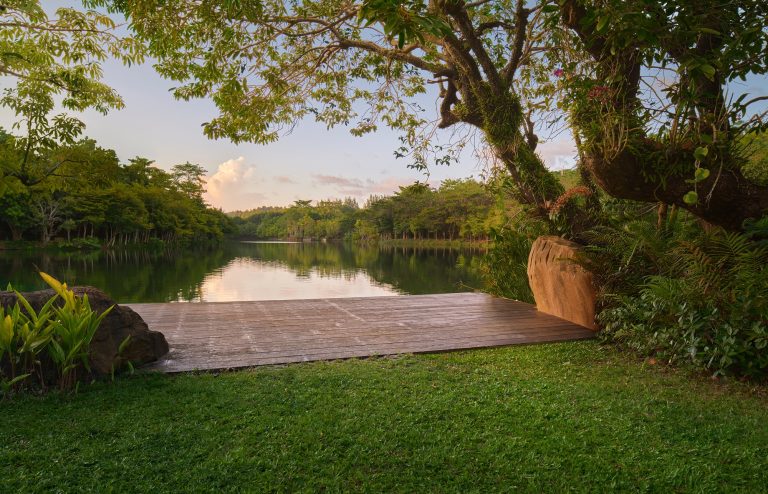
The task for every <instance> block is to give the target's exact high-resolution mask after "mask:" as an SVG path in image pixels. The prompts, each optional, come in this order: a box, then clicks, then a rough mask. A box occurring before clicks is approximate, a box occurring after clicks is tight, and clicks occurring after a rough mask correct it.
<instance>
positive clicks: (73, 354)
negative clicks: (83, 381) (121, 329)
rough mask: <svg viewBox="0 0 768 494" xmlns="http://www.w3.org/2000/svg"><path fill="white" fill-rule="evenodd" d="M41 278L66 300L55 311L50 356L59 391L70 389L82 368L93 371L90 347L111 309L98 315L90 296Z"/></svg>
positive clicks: (57, 282)
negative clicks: (57, 379)
mask: <svg viewBox="0 0 768 494" xmlns="http://www.w3.org/2000/svg"><path fill="white" fill-rule="evenodd" d="M40 276H41V277H42V278H43V280H44V281H45V282H46V283H48V285H49V286H50V287H51V288H53V289H54V291H56V293H57V294H58V295H59V296H60V297H61V298H62V299H63V301H64V304H63V305H62V306H60V307H54V309H53V313H54V316H55V317H54V319H53V338H52V339H51V342H50V345H49V348H48V354H49V355H50V357H51V359H52V360H53V362H54V364H55V365H56V370H57V372H58V375H59V388H60V389H62V390H70V389H72V388H73V386H75V384H76V383H77V377H78V370H79V369H80V368H81V367H82V368H84V369H85V370H90V364H89V362H88V351H89V346H90V344H91V341H92V340H93V337H94V335H95V334H96V330H97V329H98V328H99V325H100V324H101V321H102V320H103V319H104V317H106V316H107V314H109V312H110V311H111V310H112V307H109V308H108V309H107V310H105V311H104V312H102V313H101V314H97V313H96V312H95V311H94V310H92V309H91V306H90V303H89V302H88V295H87V294H83V296H82V297H80V296H77V295H75V293H74V292H73V291H72V290H69V289H68V288H67V284H66V283H61V282H59V281H58V280H56V279H55V278H53V277H52V276H50V275H48V274H46V273H42V272H41V273H40Z"/></svg>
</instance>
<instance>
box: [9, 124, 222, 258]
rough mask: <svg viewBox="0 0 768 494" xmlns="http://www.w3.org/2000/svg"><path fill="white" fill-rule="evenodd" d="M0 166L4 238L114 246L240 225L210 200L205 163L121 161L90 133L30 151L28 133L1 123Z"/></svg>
mask: <svg viewBox="0 0 768 494" xmlns="http://www.w3.org/2000/svg"><path fill="white" fill-rule="evenodd" d="M0 172H2V175H3V180H2V185H1V186H0V240H16V241H18V240H35V241H40V242H43V243H48V242H50V241H51V240H54V239H56V240H58V241H59V243H61V244H64V245H66V244H69V245H75V246H78V245H80V246H82V245H94V246H96V245H107V246H114V245H120V244H128V243H149V242H158V241H163V242H166V243H177V242H178V243H186V242H194V241H206V240H214V239H219V238H221V237H223V235H224V234H226V233H233V232H234V227H233V224H232V220H231V219H230V218H229V217H227V216H226V215H225V214H224V213H222V212H221V211H219V210H217V209H213V208H210V207H208V206H207V205H206V204H205V202H204V201H203V198H202V194H203V192H204V183H205V182H204V175H205V170H204V169H203V168H202V167H201V166H199V165H195V164H191V163H184V164H181V165H177V166H174V167H173V168H172V169H171V171H170V172H167V171H165V170H162V169H160V168H157V167H155V166H153V162H152V161H150V160H148V159H146V158H134V159H131V160H129V161H128V162H127V163H120V161H119V160H118V158H117V155H116V153H115V151H113V150H111V149H104V148H101V147H99V146H97V144H96V142H95V141H93V140H90V139H84V140H81V141H79V142H77V143H73V144H69V145H66V146H55V147H52V148H51V149H49V150H47V151H46V153H45V154H38V155H33V156H29V155H28V154H27V153H26V150H25V139H23V138H18V137H15V136H12V135H10V134H7V133H5V132H3V131H2V130H0Z"/></svg>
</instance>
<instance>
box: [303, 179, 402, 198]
mask: <svg viewBox="0 0 768 494" xmlns="http://www.w3.org/2000/svg"><path fill="white" fill-rule="evenodd" d="M312 178H313V179H314V184H315V185H318V186H322V185H327V186H331V187H332V188H333V190H334V193H336V194H340V195H344V196H352V197H356V198H358V199H366V198H368V196H371V195H384V194H392V193H394V192H396V191H397V190H398V189H399V187H401V186H405V185H410V184H412V183H413V181H414V179H413V178H407V177H388V178H385V179H383V180H373V179H370V178H368V179H365V180H363V179H359V178H348V177H342V176H338V175H312Z"/></svg>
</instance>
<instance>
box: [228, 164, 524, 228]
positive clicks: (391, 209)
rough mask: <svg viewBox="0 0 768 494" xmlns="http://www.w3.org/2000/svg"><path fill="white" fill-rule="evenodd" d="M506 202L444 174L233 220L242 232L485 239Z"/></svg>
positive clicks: (500, 221) (237, 215) (497, 222)
mask: <svg viewBox="0 0 768 494" xmlns="http://www.w3.org/2000/svg"><path fill="white" fill-rule="evenodd" d="M496 206H498V207H496ZM504 206H509V205H508V204H506V205H505V204H504V202H503V201H501V200H500V199H499V198H498V197H497V196H496V195H495V194H494V193H493V192H492V191H491V190H490V189H489V188H488V187H486V186H485V185H484V184H481V183H480V182H477V181H475V180H472V179H466V180H446V181H444V182H443V183H442V184H441V185H440V187H438V188H436V189H435V188H432V187H430V186H429V185H427V184H423V183H418V182H417V183H414V184H412V185H409V186H407V187H401V188H400V191H399V192H397V193H396V194H394V195H392V196H371V197H370V198H369V200H368V201H367V202H366V204H365V206H364V207H362V208H360V207H359V206H358V204H357V202H356V201H355V200H354V199H349V198H347V199H344V200H327V201H319V202H318V203H317V205H315V206H312V204H311V201H296V202H295V203H294V204H293V205H291V206H290V207H286V208H275V207H265V208H259V209H255V210H250V211H240V212H237V213H234V216H235V218H234V220H235V223H236V225H237V227H238V230H239V232H240V234H241V235H245V236H253V237H256V238H293V239H302V238H314V239H318V238H325V239H354V240H360V241H364V242H365V241H375V240H380V239H384V240H388V239H389V240H391V239H414V240H427V239H434V240H457V239H464V240H484V239H487V238H488V237H489V235H490V232H491V229H492V228H495V227H501V226H502V224H503V223H504V221H505V219H506V216H505V214H504V211H505V210H507V209H509V208H505V207H504Z"/></svg>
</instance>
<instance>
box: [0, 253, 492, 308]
mask: <svg viewBox="0 0 768 494" xmlns="http://www.w3.org/2000/svg"><path fill="white" fill-rule="evenodd" d="M481 257H482V252H480V251H477V250H475V251H470V250H467V251H460V250H456V249H414V248H393V247H381V248H380V247H375V246H368V247H364V246H355V245H348V244H319V243H311V244H310V243H284V242H281V243H275V242H271V243H250V242H248V243H246V242H233V243H227V244H224V245H220V246H216V247H210V248H204V249H190V250H165V251H159V252H148V251H136V250H134V251H111V252H91V253H85V254H83V253H38V252H34V253H32V252H18V251H5V252H3V251H0V286H2V287H5V285H6V284H7V283H8V282H11V283H13V285H14V286H15V287H16V288H18V289H21V290H32V289H39V288H43V283H42V282H41V281H40V280H39V279H38V278H37V277H36V274H35V266H37V267H39V268H40V269H42V270H44V271H46V272H49V273H51V274H53V275H54V276H56V277H58V278H59V279H62V280H66V281H68V282H69V283H70V284H80V285H92V286H96V287H99V288H101V289H103V290H104V291H106V292H107V293H109V294H110V295H111V296H112V297H114V298H115V299H116V300H117V301H119V302H123V303H127V302H173V301H209V302H218V301H234V300H269V299H300V298H320V297H355V296H382V295H395V294H420V293H448V292H457V291H470V290H472V289H474V288H476V287H479V286H480V279H479V276H478V272H479V269H478V268H479V263H480V259H481Z"/></svg>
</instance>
